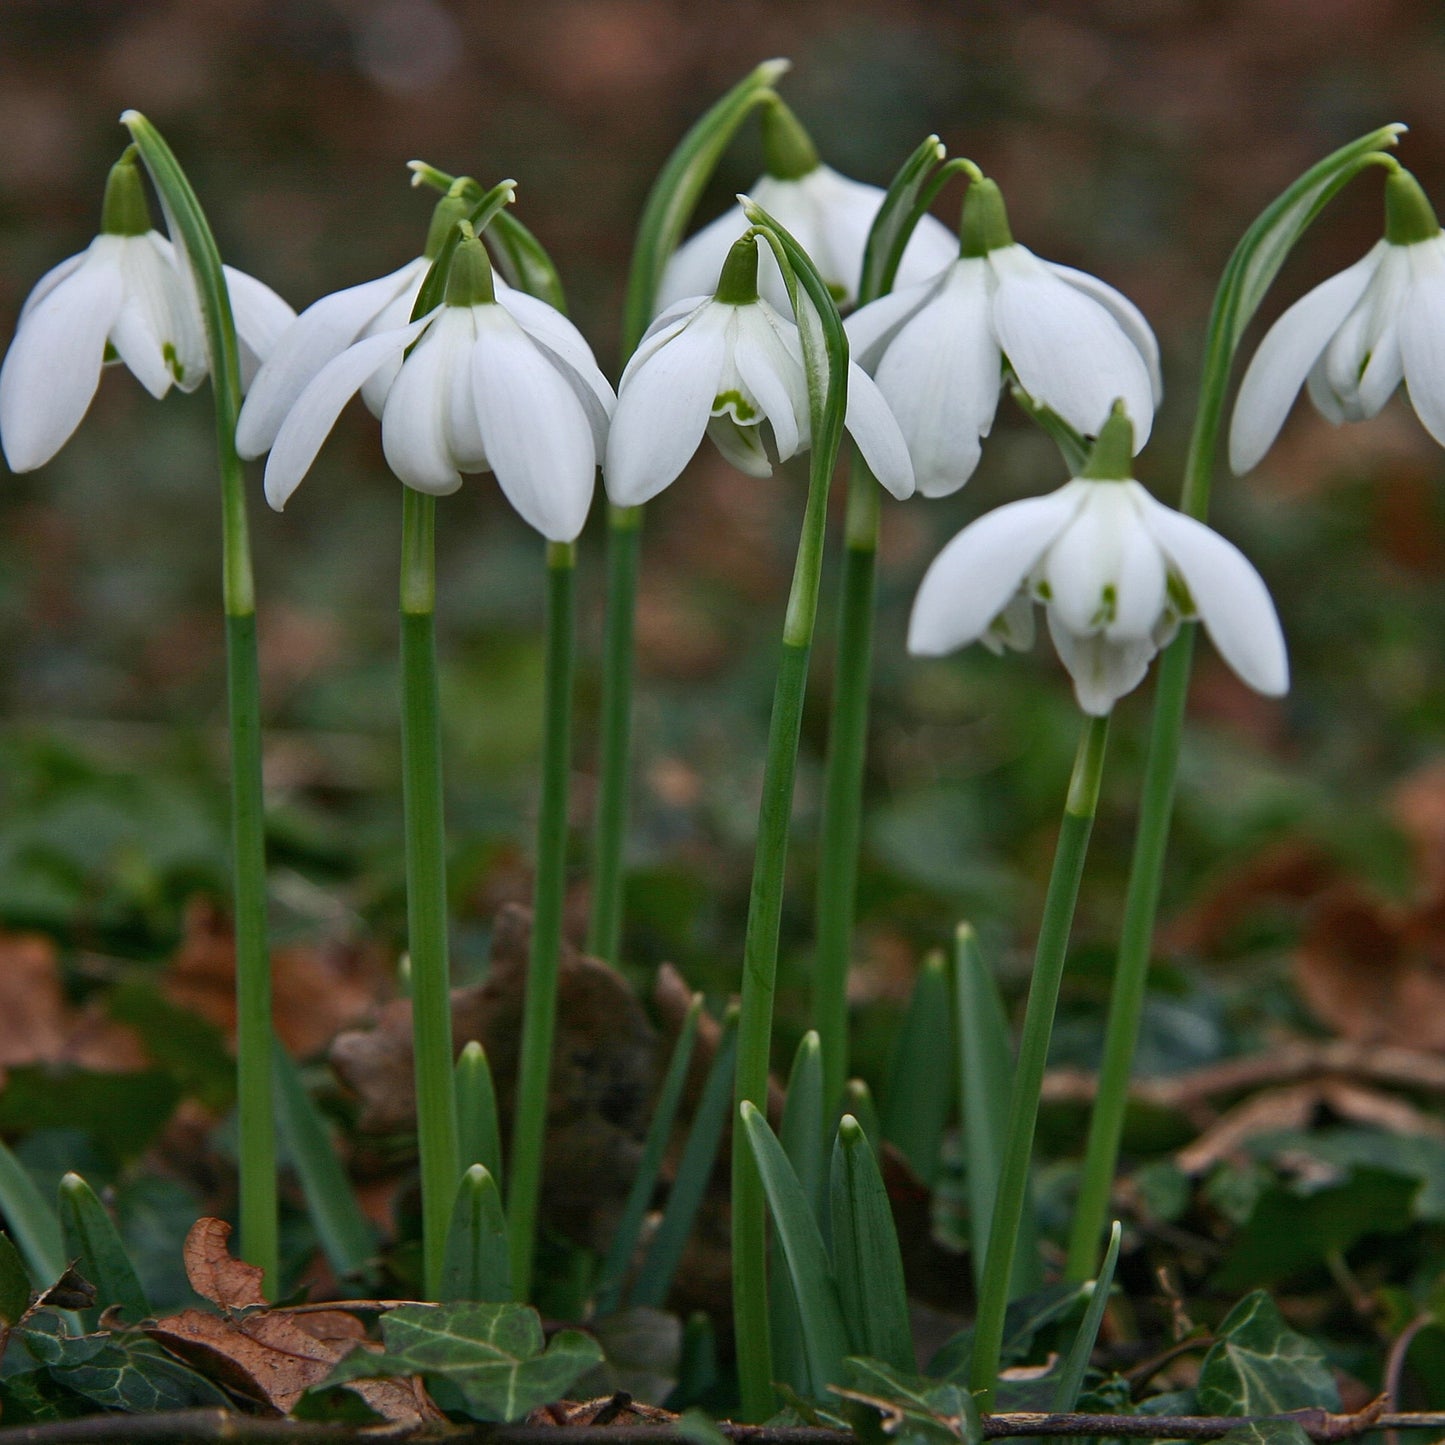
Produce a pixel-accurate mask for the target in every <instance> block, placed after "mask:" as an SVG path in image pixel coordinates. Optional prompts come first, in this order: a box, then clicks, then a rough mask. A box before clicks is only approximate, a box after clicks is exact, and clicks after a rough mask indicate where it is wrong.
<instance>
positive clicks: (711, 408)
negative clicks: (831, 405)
mask: <svg viewBox="0 0 1445 1445" xmlns="http://www.w3.org/2000/svg"><path fill="white" fill-rule="evenodd" d="M757 257H758V242H757V240H756V238H752V239H749V240H747V241H742V242H738V243H735V245H734V247H733V249H732V251H731V252H730V254H729V259H728V261H727V262H726V263H725V265H724V268H723V274H722V277H721V280H720V281H719V283H718V284H719V290H718V294H717V295H709V296H693V297H689V298H688V299H686V300H684V301H681V302H678V303H677V304H676V305H674V306H672V307H670V308H669V309H668V310H666V311H664V312H663V313H662V314H661V315H660V316H659V317H658V318H657V319H656V320H655V321H654V322H653V323H652V325H651V327H650V328H649V329H648V331H647V334H646V335H645V336H644V337H643V338H642V342H641V344H640V345H639V346H638V348H637V350H636V352H634V353H633V356H632V359H631V360H630V361H629V362H628V364H627V368H626V370H625V371H624V372H623V373H622V380H621V382H620V384H619V386H618V397H617V410H616V412H615V413H614V415H613V418H612V428H611V431H610V432H609V434H608V439H607V460H606V462H605V464H604V466H603V478H604V481H605V482H606V486H607V495H608V496H609V497H610V498H611V499H612V501H613V502H614V503H616V504H617V505H618V506H623V507H635V506H640V505H641V504H642V503H643V502H646V501H649V500H651V499H652V498H653V497H655V496H656V495H657V494H658V493H659V492H660V491H662V489H663V488H664V487H666V486H668V485H669V484H670V483H671V482H673V481H675V480H676V478H677V476H678V474H679V473H680V472H681V471H682V469H683V467H685V466H686V465H687V463H688V461H689V459H690V458H691V457H692V454H693V453H694V452H695V451H696V450H697V448H698V446H699V444H700V443H701V442H702V438H703V433H704V432H706V433H707V435H708V436H710V437H711V438H712V439H713V441H714V443H716V445H717V448H718V450H719V451H721V452H722V454H723V455H724V456H725V457H726V458H727V459H728V460H729V461H730V462H731V463H732V464H733V465H734V466H735V467H737V468H738V470H739V471H742V472H746V473H747V474H748V475H749V476H753V477H767V476H771V475H772V470H773V464H774V463H775V462H781V461H786V460H787V458H789V457H790V456H793V455H794V454H795V453H797V452H801V451H805V450H806V449H807V448H808V446H809V444H810V440H811V435H812V432H811V418H810V415H809V410H808V383H807V375H806V372H805V371H804V367H803V350H802V342H801V340H800V338H799V336H798V328H797V326H796V325H795V324H794V322H793V321H792V320H791V319H790V318H789V317H785V316H783V315H782V314H781V313H780V312H779V311H777V310H776V309H775V308H774V307H773V306H771V305H769V303H768V302H767V301H765V300H762V299H761V298H760V297H759V296H758V292H757V274H758V273H757ZM844 425H845V426H846V427H847V429H848V431H849V432H850V433H851V435H852V437H853V440H854V441H855V442H856V443H857V444H858V449H859V451H860V452H862V454H863V459H864V460H865V461H866V462H867V463H868V466H869V469H870V470H871V471H872V472H873V475H874V476H875V477H877V478H878V480H879V481H880V482H881V483H882V484H883V486H885V487H886V488H887V489H888V490H889V491H890V492H892V493H893V495H894V496H896V497H906V496H908V495H910V494H911V493H912V491H913V471H912V468H911V467H910V465H909V461H908V449H907V447H906V446H905V445H904V442H903V437H902V435H901V433H900V432H899V430H898V424H897V422H895V421H894V420H893V417H892V415H891V414H890V413H889V410H888V407H887V405H886V404H885V402H884V401H883V398H882V396H881V395H880V394H879V391H878V388H877V387H876V386H874V384H873V382H872V381H871V380H870V379H869V378H868V377H867V376H866V375H865V374H864V373H863V372H862V371H861V370H859V368H858V367H857V366H854V365H853V364H852V363H851V362H850V363H849V367H848V400H847V411H846V415H845V420H844Z"/></svg>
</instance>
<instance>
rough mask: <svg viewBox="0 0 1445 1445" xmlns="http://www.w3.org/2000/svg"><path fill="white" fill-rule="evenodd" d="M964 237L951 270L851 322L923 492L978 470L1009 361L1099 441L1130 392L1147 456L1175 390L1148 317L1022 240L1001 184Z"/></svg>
mask: <svg viewBox="0 0 1445 1445" xmlns="http://www.w3.org/2000/svg"><path fill="white" fill-rule="evenodd" d="M959 229H960V234H961V237H962V241H961V246H960V248H959V250H957V251H955V252H953V260H952V261H951V263H950V264H949V265H947V266H946V267H945V268H944V269H943V270H942V271H941V272H939V274H938V275H936V276H934V277H932V278H931V279H930V280H928V281H925V282H923V283H922V284H921V285H913V286H904V287H903V288H902V289H895V290H894V291H893V292H892V293H891V294H889V295H887V296H882V297H880V298H879V299H878V300H877V301H874V302H871V303H870V304H869V305H867V306H864V307H862V308H861V309H860V310H858V311H856V312H855V313H854V314H853V315H852V316H850V317H849V318H848V321H847V323H846V325H847V330H848V342H849V346H850V347H851V349H852V354H853V356H854V358H855V359H856V360H857V362H858V364H859V365H860V366H862V367H863V369H864V370H865V371H867V372H868V373H869V374H870V375H871V376H872V377H873V378H874V379H875V380H876V381H877V383H878V387H879V390H880V391H882V393H883V396H884V398H885V399H886V400H887V402H888V405H889V406H890V407H891V408H892V409H893V414H894V415H895V416H896V417H897V418H898V424H899V426H900V427H902V429H903V434H904V436H905V437H906V438H907V440H908V450H909V453H910V455H911V456H912V458H913V470H914V475H915V477H916V478H917V482H918V490H919V491H920V492H921V493H922V494H923V495H924V496H925V497H941V496H946V495H948V493H950V492H955V491H957V490H958V488H959V487H961V486H962V485H963V484H964V483H965V482H966V481H967V480H968V479H969V477H971V476H972V475H973V472H974V469H975V467H977V466H978V460H979V456H980V454H981V450H982V439H983V438H984V437H986V436H987V435H988V434H989V431H990V429H991V428H992V426H993V418H994V413H995V411H996V410H997V409H998V397H999V390H1000V387H1001V384H1002V381H1003V375H1004V367H1005V366H1007V368H1008V369H1009V370H1010V371H1011V372H1012V373H1013V375H1014V377H1015V378H1017V380H1018V384H1019V385H1020V386H1021V387H1022V388H1023V390H1024V391H1025V392H1027V393H1028V394H1029V396H1030V397H1031V398H1032V399H1033V400H1034V401H1035V402H1036V403H1038V404H1039V405H1041V406H1044V407H1047V408H1048V409H1049V410H1050V411H1052V412H1054V413H1056V414H1057V415H1058V416H1060V417H1062V418H1063V420H1064V421H1066V422H1067V423H1068V424H1069V425H1070V426H1071V427H1073V428H1074V430H1075V431H1077V432H1079V433H1081V434H1082V435H1084V436H1097V435H1098V434H1099V431H1100V429H1101V428H1102V427H1103V425H1104V422H1105V420H1106V419H1107V417H1108V415H1109V409H1110V407H1112V406H1113V404H1114V401H1115V399H1116V398H1118V397H1122V398H1123V399H1124V403H1125V405H1126V406H1127V408H1128V411H1129V415H1130V416H1131V417H1132V418H1134V421H1135V426H1136V430H1137V443H1138V445H1139V446H1141V447H1142V446H1143V445H1144V443H1145V441H1146V440H1148V436H1149V429H1150V426H1151V425H1152V423H1153V418H1154V408H1155V406H1157V405H1158V403H1159V400H1160V397H1161V396H1162V394H1163V383H1162V380H1161V377H1160V371H1159V345H1158V343H1157V342H1156V341H1155V339H1154V333H1153V332H1152V331H1151V330H1150V328H1149V323H1148V322H1147V321H1145V319H1144V317H1143V315H1142V314H1141V313H1140V311H1139V310H1138V308H1137V307H1136V306H1135V305H1134V304H1133V303H1132V302H1131V301H1130V300H1129V299H1128V298H1127V297H1125V296H1123V295H1121V294H1120V293H1119V292H1118V291H1116V290H1114V288H1113V287H1112V286H1107V285H1105V284H1104V282H1102V281H1099V280H1097V279H1096V278H1095V277H1093V276H1089V275H1086V274H1085V273H1084V272H1082V271H1076V270H1074V269H1073V268H1072V267H1070V266H1060V265H1056V264H1055V263H1053V262H1050V261H1042V260H1040V259H1039V258H1038V257H1037V256H1035V255H1034V253H1033V252H1032V251H1030V250H1028V249H1027V248H1026V247H1024V246H1020V245H1018V244H1017V243H1016V242H1015V241H1014V240H1013V237H1012V234H1011V233H1010V231H1009V226H1008V217H1007V215H1006V213H1005V211H1004V204H1003V198H1002V196H1001V195H1000V194H999V189H998V186H997V185H996V184H995V183H994V182H993V181H990V180H986V179H984V178H983V177H982V176H976V177H975V179H974V180H973V183H972V184H971V185H970V186H969V188H968V194H967V196H966V197H965V199H964V206H963V217H962V220H961V222H960V228H959ZM900 279H902V278H901V277H900Z"/></svg>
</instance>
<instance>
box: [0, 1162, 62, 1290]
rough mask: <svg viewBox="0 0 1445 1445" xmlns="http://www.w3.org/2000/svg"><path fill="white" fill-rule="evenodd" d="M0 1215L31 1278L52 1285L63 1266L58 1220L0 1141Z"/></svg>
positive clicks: (22, 1166) (39, 1283) (24, 1171)
mask: <svg viewBox="0 0 1445 1445" xmlns="http://www.w3.org/2000/svg"><path fill="white" fill-rule="evenodd" d="M0 1214H3V1215H4V1216H5V1223H6V1226H7V1228H8V1231H9V1234H10V1237H11V1238H12V1239H13V1240H14V1241H15V1243H16V1245H17V1246H18V1248H19V1250H20V1253H21V1255H22V1257H23V1258H24V1260H25V1264H26V1267H27V1268H28V1269H29V1270H30V1278H31V1281H32V1282H33V1283H34V1284H35V1285H37V1286H38V1287H39V1288H41V1289H43V1288H45V1286H46V1285H50V1284H54V1283H55V1281H56V1280H58V1279H59V1278H60V1276H61V1274H62V1273H63V1271H64V1269H65V1243H64V1240H63V1239H62V1237H61V1232H60V1221H59V1219H57V1218H56V1216H55V1211H54V1210H53V1209H51V1207H50V1205H49V1203H48V1202H47V1201H46V1198H45V1196H44V1195H43V1194H42V1193H41V1192H40V1190H39V1189H38V1188H37V1187H36V1184H35V1181H34V1180H33V1179H32V1178H31V1177H30V1174H29V1171H28V1170H27V1169H26V1168H25V1166H24V1165H23V1164H22V1163H21V1162H20V1161H19V1160H18V1159H17V1158H16V1157H15V1156H14V1155H13V1154H12V1153H11V1152H10V1150H9V1149H7V1148H6V1147H5V1145H4V1144H0Z"/></svg>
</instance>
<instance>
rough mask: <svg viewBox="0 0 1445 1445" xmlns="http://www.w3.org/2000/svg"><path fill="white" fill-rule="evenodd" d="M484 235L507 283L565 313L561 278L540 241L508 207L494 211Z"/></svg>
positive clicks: (565, 294)
mask: <svg viewBox="0 0 1445 1445" xmlns="http://www.w3.org/2000/svg"><path fill="white" fill-rule="evenodd" d="M486 239H487V240H488V241H490V242H491V244H492V254H493V255H494V256H495V257H496V258H497V265H498V267H499V268H500V270H501V272H502V275H503V276H504V277H505V278H506V281H507V284H508V285H509V286H515V287H516V288H517V290H519V291H525V292H526V293H527V294H528V295H529V296H535V297H537V299H538V300H539V301H545V302H546V303H547V304H548V305H549V306H553V307H555V308H556V309H557V310H558V311H560V312H561V313H562V314H563V315H564V316H565V315H566V314H567V293H566V292H565V291H564V290H563V289H562V278H561V276H559V275H558V273H557V268H556V266H555V265H553V263H552V258H551V256H549V255H548V254H547V251H546V248H545V247H544V246H543V245H542V243H541V242H540V241H539V240H538V239H537V238H536V237H535V236H534V235H533V234H532V232H531V231H529V230H528V229H527V227H526V226H524V225H523V224H522V223H521V222H520V221H519V220H518V219H517V218H516V217H515V216H514V215H513V214H512V213H511V212H510V211H498V212H497V214H496V216H494V217H493V218H492V224H491V226H490V227H488V229H487V235H486Z"/></svg>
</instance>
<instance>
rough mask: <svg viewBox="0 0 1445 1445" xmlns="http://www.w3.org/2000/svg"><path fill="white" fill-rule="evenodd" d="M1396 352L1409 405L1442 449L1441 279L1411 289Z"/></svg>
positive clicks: (1444, 336)
mask: <svg viewBox="0 0 1445 1445" xmlns="http://www.w3.org/2000/svg"><path fill="white" fill-rule="evenodd" d="M1425 244H1428V243H1425ZM1400 352H1401V355H1402V357H1403V359H1404V365H1405V382H1406V385H1407V386H1408V387H1409V390H1410V405H1411V406H1413V407H1414V408H1415V414H1416V416H1418V417H1419V418H1420V422H1421V424H1422V425H1423V426H1424V428H1425V430H1426V431H1428V432H1429V433H1430V435H1431V436H1432V437H1434V438H1435V440H1436V441H1437V442H1439V443H1440V444H1441V445H1442V446H1445V275H1431V276H1427V277H1424V278H1422V279H1420V280H1419V281H1417V282H1416V284H1415V285H1414V287H1412V288H1411V291H1410V305H1409V306H1408V307H1407V308H1406V311H1405V314H1404V315H1403V316H1402V317H1401V318H1400Z"/></svg>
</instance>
